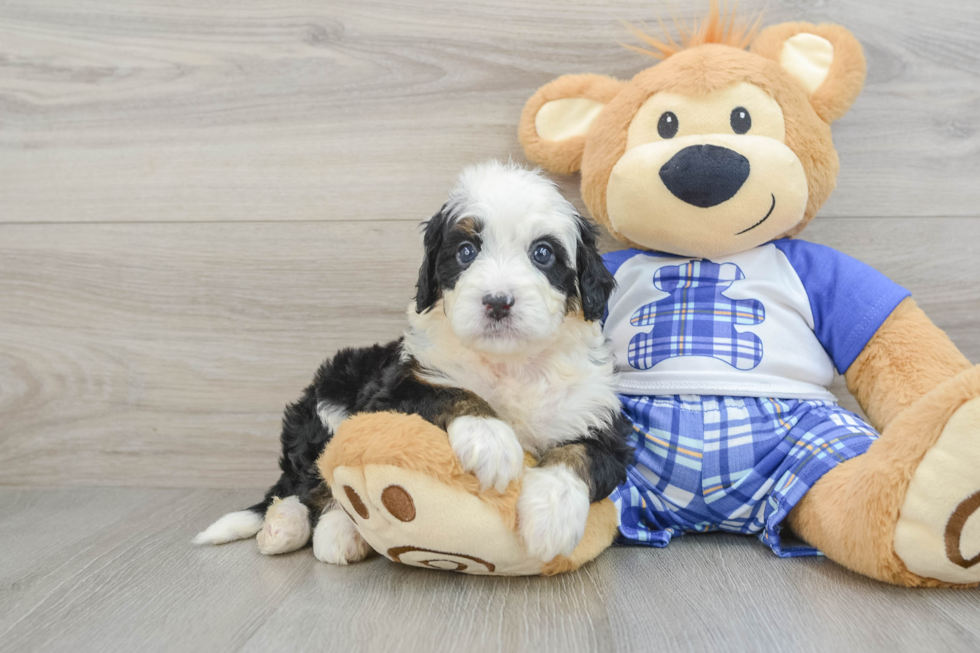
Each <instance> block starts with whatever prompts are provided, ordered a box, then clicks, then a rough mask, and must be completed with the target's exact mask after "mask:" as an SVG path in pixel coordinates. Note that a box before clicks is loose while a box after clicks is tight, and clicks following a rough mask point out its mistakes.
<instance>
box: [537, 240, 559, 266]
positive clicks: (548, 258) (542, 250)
mask: <svg viewBox="0 0 980 653" xmlns="http://www.w3.org/2000/svg"><path fill="white" fill-rule="evenodd" d="M531 258H532V259H533V260H534V262H535V263H537V264H538V265H539V266H541V267H543V268H546V267H549V266H550V265H551V264H552V263H554V262H555V251H554V250H553V249H551V245H548V244H546V243H538V244H537V245H535V247H534V251H532V252H531Z"/></svg>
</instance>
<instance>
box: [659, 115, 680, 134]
mask: <svg viewBox="0 0 980 653" xmlns="http://www.w3.org/2000/svg"><path fill="white" fill-rule="evenodd" d="M678 127H680V125H678V124H677V116H676V115H674V112H673V111H665V112H664V113H663V114H662V115H661V116H660V122H658V123H657V133H658V134H660V138H673V137H674V136H677V128H678Z"/></svg>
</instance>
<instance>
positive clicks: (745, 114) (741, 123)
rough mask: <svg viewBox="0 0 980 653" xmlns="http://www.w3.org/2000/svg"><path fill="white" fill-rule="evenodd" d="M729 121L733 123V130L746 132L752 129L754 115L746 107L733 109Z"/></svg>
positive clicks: (740, 132) (737, 132) (741, 132)
mask: <svg viewBox="0 0 980 653" xmlns="http://www.w3.org/2000/svg"><path fill="white" fill-rule="evenodd" d="M728 122H730V123H731V125H732V131H733V132H735V133H736V134H744V133H745V132H747V131H749V130H750V129H752V116H750V115H749V110H748V109H746V108H745V107H735V108H734V109H732V115H731V118H729V119H728Z"/></svg>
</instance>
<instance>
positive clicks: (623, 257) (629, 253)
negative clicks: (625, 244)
mask: <svg viewBox="0 0 980 653" xmlns="http://www.w3.org/2000/svg"><path fill="white" fill-rule="evenodd" d="M642 253H643V252H642V251H640V250H638V249H621V250H618V251H615V252H609V253H607V254H603V255H602V262H603V263H605V264H606V269H607V270H609V274H611V275H613V276H616V272H618V271H619V268H620V266H621V265H622V264H623V263H625V262H626V261H628V260H630V259H631V258H633V257H634V256H636V255H637V254H642Z"/></svg>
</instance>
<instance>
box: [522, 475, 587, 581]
mask: <svg viewBox="0 0 980 653" xmlns="http://www.w3.org/2000/svg"><path fill="white" fill-rule="evenodd" d="M588 517H589V488H588V486H586V484H585V481H583V480H582V479H581V478H579V477H578V476H576V475H575V473H574V472H572V471H571V470H569V469H568V468H567V467H565V466H564V465H555V466H553V467H535V468H533V469H529V470H527V471H526V472H525V473H524V484H523V486H522V487H521V496H520V498H519V499H518V500H517V519H518V523H519V526H520V532H521V537H523V538H524V543H525V544H526V545H527V552H528V553H529V554H530V555H532V556H534V557H535V558H539V559H540V560H543V561H545V562H548V561H549V560H551V559H553V558H554V557H555V556H557V555H565V556H567V555H569V554H571V552H572V551H574V550H575V547H576V546H578V543H579V541H580V540H581V539H582V535H584V534H585V521H586V520H587V519H588Z"/></svg>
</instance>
